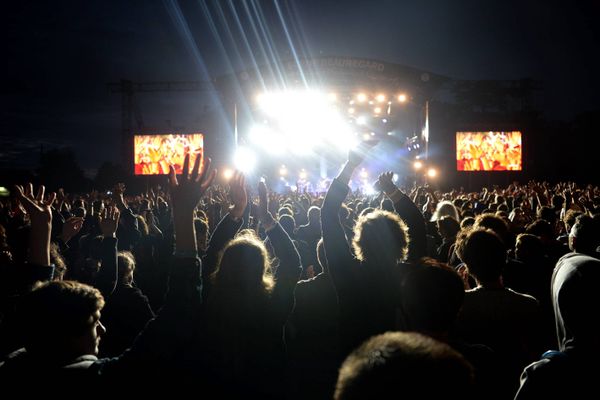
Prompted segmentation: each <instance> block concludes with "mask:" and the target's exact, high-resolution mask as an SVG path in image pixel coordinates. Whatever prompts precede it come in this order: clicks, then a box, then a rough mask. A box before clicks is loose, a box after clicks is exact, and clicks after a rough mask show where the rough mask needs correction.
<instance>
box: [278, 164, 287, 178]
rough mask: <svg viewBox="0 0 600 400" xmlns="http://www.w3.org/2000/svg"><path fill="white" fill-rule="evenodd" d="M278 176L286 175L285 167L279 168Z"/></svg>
mask: <svg viewBox="0 0 600 400" xmlns="http://www.w3.org/2000/svg"><path fill="white" fill-rule="evenodd" d="M279 175H281V177H284V176H285V175H287V168H286V167H285V165H282V166H281V168H279Z"/></svg>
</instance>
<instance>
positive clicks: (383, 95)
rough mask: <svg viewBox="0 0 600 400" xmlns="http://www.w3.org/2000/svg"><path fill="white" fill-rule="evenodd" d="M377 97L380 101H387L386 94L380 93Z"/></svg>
mask: <svg viewBox="0 0 600 400" xmlns="http://www.w3.org/2000/svg"><path fill="white" fill-rule="evenodd" d="M375 99H376V100H377V101H378V102H380V103H383V102H384V101H385V94H378V95H377V97H375Z"/></svg>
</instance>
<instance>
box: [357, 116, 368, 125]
mask: <svg viewBox="0 0 600 400" xmlns="http://www.w3.org/2000/svg"><path fill="white" fill-rule="evenodd" d="M356 123H357V124H358V125H365V124H366V123H367V117H365V116H364V115H361V116H360V117H358V118H356Z"/></svg>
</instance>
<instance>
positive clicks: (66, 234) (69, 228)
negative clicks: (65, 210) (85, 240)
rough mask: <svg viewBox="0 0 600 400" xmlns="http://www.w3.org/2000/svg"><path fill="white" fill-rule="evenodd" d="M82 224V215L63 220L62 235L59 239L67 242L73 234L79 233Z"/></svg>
mask: <svg viewBox="0 0 600 400" xmlns="http://www.w3.org/2000/svg"><path fill="white" fill-rule="evenodd" d="M82 226H83V218H82V217H71V218H69V219H68V220H66V221H65V223H64V224H63V226H62V235H61V239H62V240H63V242H65V243H68V242H69V240H71V238H72V237H73V236H75V235H77V234H78V233H79V231H80V230H81V227H82Z"/></svg>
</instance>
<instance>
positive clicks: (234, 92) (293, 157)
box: [215, 57, 451, 188]
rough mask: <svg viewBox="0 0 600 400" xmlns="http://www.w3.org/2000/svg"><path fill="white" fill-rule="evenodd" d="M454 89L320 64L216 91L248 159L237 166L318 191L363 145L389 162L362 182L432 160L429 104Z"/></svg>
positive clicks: (396, 71)
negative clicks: (369, 143)
mask: <svg viewBox="0 0 600 400" xmlns="http://www.w3.org/2000/svg"><path fill="white" fill-rule="evenodd" d="M449 82H451V79H450V78H448V77H445V76H441V75H437V74H433V73H431V72H427V71H423V70H419V69H416V68H411V67H407V66H402V65H398V64H392V63H386V62H382V61H378V60H370V59H363V58H352V57H319V58H311V59H302V60H290V61H286V62H283V63H278V64H272V65H265V66H261V67H258V68H255V69H249V70H245V71H241V72H238V73H236V74H233V75H228V76H223V77H220V78H217V79H216V81H215V87H216V88H217V89H218V90H219V93H220V95H221V96H222V100H223V101H222V102H223V104H224V105H226V107H227V108H228V114H229V115H231V116H232V125H233V127H234V128H233V131H234V132H233V135H232V137H233V138H234V140H233V145H234V146H235V147H237V148H238V150H239V152H240V153H241V154H242V156H243V157H242V158H243V163H240V165H238V166H239V167H242V166H243V165H241V164H245V165H248V164H252V163H254V162H255V163H256V164H257V167H258V168H256V170H260V171H270V172H271V173H272V174H275V175H276V174H277V171H280V170H285V171H287V173H286V175H285V176H284V175H282V174H280V179H281V180H282V181H286V182H287V183H289V184H290V186H293V182H296V181H297V182H300V183H301V182H302V181H312V184H313V188H314V186H317V185H319V184H322V182H323V181H324V180H327V179H329V178H331V176H333V175H334V174H335V173H336V172H337V170H338V169H339V167H340V164H341V162H342V161H343V159H344V158H345V155H346V152H347V150H348V148H349V147H352V146H353V145H355V144H356V143H357V142H360V141H361V140H372V139H376V140H378V141H380V142H381V144H380V145H379V146H380V148H381V147H383V148H385V153H386V154H387V155H388V158H387V159H385V160H381V159H379V160H375V161H374V162H373V165H369V166H368V168H367V170H366V171H365V172H364V173H361V175H362V176H364V177H365V178H364V180H365V181H367V180H372V178H373V176H370V175H372V174H373V173H375V172H376V171H378V172H381V171H382V170H385V169H390V168H391V169H394V170H402V169H404V168H406V167H407V166H408V165H412V161H414V159H416V158H419V157H420V158H422V159H425V158H427V149H428V142H429V138H430V134H429V122H428V110H429V100H430V99H432V98H433V97H434V96H436V94H437V93H438V91H439V90H440V89H441V88H442V87H443V86H444V85H446V84H447V83H449ZM250 154H253V156H250ZM399 164H402V167H400V168H399ZM300 176H306V178H300Z"/></svg>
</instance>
